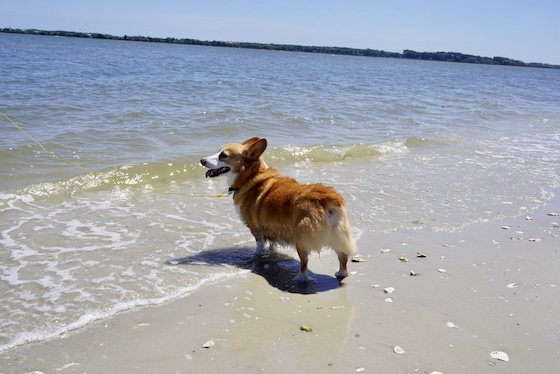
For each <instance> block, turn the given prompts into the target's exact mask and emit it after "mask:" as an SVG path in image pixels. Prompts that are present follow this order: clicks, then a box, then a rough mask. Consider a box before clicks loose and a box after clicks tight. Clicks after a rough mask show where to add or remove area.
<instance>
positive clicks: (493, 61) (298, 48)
mask: <svg viewBox="0 0 560 374" xmlns="http://www.w3.org/2000/svg"><path fill="white" fill-rule="evenodd" d="M0 32H4V33H15V34H33V35H49V36H65V37H73V38H90V39H111V40H127V41H136V42H150V43H171V44H187V45H201V46H213V47H229V48H249V49H266V50H274V51H291V52H307V53H325V54H333V55H349V56H365V57H390V58H401V59H411V60H429V61H445V62H462V63H468V64H486V65H508V66H525V67H536V68H550V69H560V65H551V64H543V63H537V62H531V63H526V62H523V61H518V60H512V59H510V58H507V57H481V56H473V55H467V54H463V53H458V52H416V51H412V50H408V49H405V50H404V51H403V53H398V52H387V51H382V50H381V51H380V50H376V49H369V48H367V49H359V48H345V47H317V46H303V45H291V44H267V43H246V42H222V41H208V40H197V39H188V38H179V39H178V38H153V37H150V36H128V35H125V36H114V35H109V34H99V33H84V32H74V31H45V30H36V29H13V28H3V29H0Z"/></svg>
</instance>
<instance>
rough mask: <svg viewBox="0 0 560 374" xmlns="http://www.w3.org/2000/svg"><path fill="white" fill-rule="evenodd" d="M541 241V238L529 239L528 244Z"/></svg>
mask: <svg viewBox="0 0 560 374" xmlns="http://www.w3.org/2000/svg"><path fill="white" fill-rule="evenodd" d="M541 240H542V239H541V238H529V241H530V242H540V241H541Z"/></svg>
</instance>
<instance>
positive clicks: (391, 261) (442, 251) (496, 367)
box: [0, 198, 560, 374]
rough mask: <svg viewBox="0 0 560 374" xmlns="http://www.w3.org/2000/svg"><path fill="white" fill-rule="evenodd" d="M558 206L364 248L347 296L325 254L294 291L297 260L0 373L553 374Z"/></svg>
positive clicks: (364, 241) (57, 346) (15, 354)
mask: <svg viewBox="0 0 560 374" xmlns="http://www.w3.org/2000/svg"><path fill="white" fill-rule="evenodd" d="M559 201H560V199H558V198H556V199H555V200H554V201H553V202H551V203H550V204H549V205H548V206H546V207H544V208H543V209H542V210H540V211H538V212H533V213H531V214H528V215H529V216H530V217H520V218H515V219H508V220H505V221H502V222H488V223H481V224H477V225H473V226H470V227H468V228H467V229H465V230H463V231H460V232H456V233H443V232H427V231H423V230H417V231H411V232H392V233H387V234H373V233H371V234H365V235H364V236H363V237H362V238H361V239H360V240H359V242H358V246H359V248H360V253H361V255H362V258H363V259H364V260H365V262H357V263H352V264H350V271H352V272H355V273H354V274H352V275H351V276H350V277H348V278H347V279H345V280H344V281H343V282H342V284H339V283H338V282H337V281H336V280H335V279H334V278H333V274H334V272H335V271H336V269H337V263H336V256H335V255H334V254H333V253H331V252H324V253H323V254H322V255H321V256H320V257H313V258H311V260H310V269H311V271H312V272H313V275H312V276H314V277H315V280H316V282H315V283H312V284H310V285H309V286H308V287H303V286H297V285H295V284H294V283H293V281H292V277H293V276H294V275H295V272H296V270H297V262H296V261H295V260H285V256H280V257H279V258H277V259H276V260H277V261H275V259H274V258H273V259H271V260H270V261H268V262H263V263H261V264H260V266H259V268H258V269H257V271H256V272H253V273H247V274H246V275H245V276H242V277H239V278H236V279H229V280H226V281H222V282H219V283H216V284H213V285H210V286H206V287H204V288H202V289H201V290H200V291H197V292H194V293H192V294H190V295H187V296H185V297H183V298H181V299H177V300H175V301H173V302H170V303H168V304H165V305H160V306H157V307H145V308H140V309H137V310H133V311H130V312H127V313H122V314H119V315H117V316H115V317H113V318H111V319H109V320H105V321H100V322H97V323H93V324H91V325H90V326H88V327H86V328H84V329H81V330H79V331H76V332H72V333H68V334H66V335H65V336H63V337H61V338H59V339H55V340H52V341H48V342H43V343H37V344H31V345H28V346H25V347H20V348H16V349H13V350H10V351H8V352H5V353H4V354H3V355H1V356H0V372H1V373H28V372H43V373H220V372H223V373H261V372H263V373H353V372H362V373H432V372H442V373H508V374H511V373H529V372H538V373H554V372H557V371H558V367H559V363H560V322H559V318H558V316H559V313H560V272H559V269H560V238H559V235H560V229H559V228H558V223H560V217H558V216H553V215H549V213H558V212H560V204H559ZM381 249H390V251H389V252H387V253H381V251H380V250H381ZM282 252H283V253H285V254H289V255H290V256H294V255H295V252H294V251H292V250H291V249H282ZM418 252H420V253H422V254H424V255H425V257H417V253H418ZM401 257H405V258H406V259H408V262H405V261H403V260H401ZM280 260H282V261H280ZM411 272H413V274H416V275H414V276H413V275H411ZM388 287H392V288H394V291H393V292H392V293H386V292H385V291H384V290H385V289H386V288H388ZM389 298H390V300H389ZM302 328H303V330H302ZM304 330H309V331H304ZM395 346H399V347H401V348H402V350H404V354H397V353H395ZM493 351H501V352H504V353H506V354H507V355H508V359H509V360H508V361H502V360H499V359H495V358H492V357H491V352H493Z"/></svg>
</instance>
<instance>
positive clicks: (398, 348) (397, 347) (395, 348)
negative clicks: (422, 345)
mask: <svg viewBox="0 0 560 374" xmlns="http://www.w3.org/2000/svg"><path fill="white" fill-rule="evenodd" d="M393 352H395V353H396V354H398V355H404V354H405V351H404V349H402V348H401V347H399V346H398V345H396V346H394V347H393Z"/></svg>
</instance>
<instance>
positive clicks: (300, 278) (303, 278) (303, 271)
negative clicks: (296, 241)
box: [296, 247, 309, 283]
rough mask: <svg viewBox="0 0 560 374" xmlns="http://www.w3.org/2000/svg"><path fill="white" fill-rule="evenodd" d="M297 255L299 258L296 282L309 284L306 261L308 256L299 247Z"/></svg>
mask: <svg viewBox="0 0 560 374" xmlns="http://www.w3.org/2000/svg"><path fill="white" fill-rule="evenodd" d="M297 253H298V256H299V273H298V275H297V277H296V282H302V283H307V282H309V275H307V261H308V256H309V254H308V252H307V251H306V250H305V249H302V248H301V247H297Z"/></svg>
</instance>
